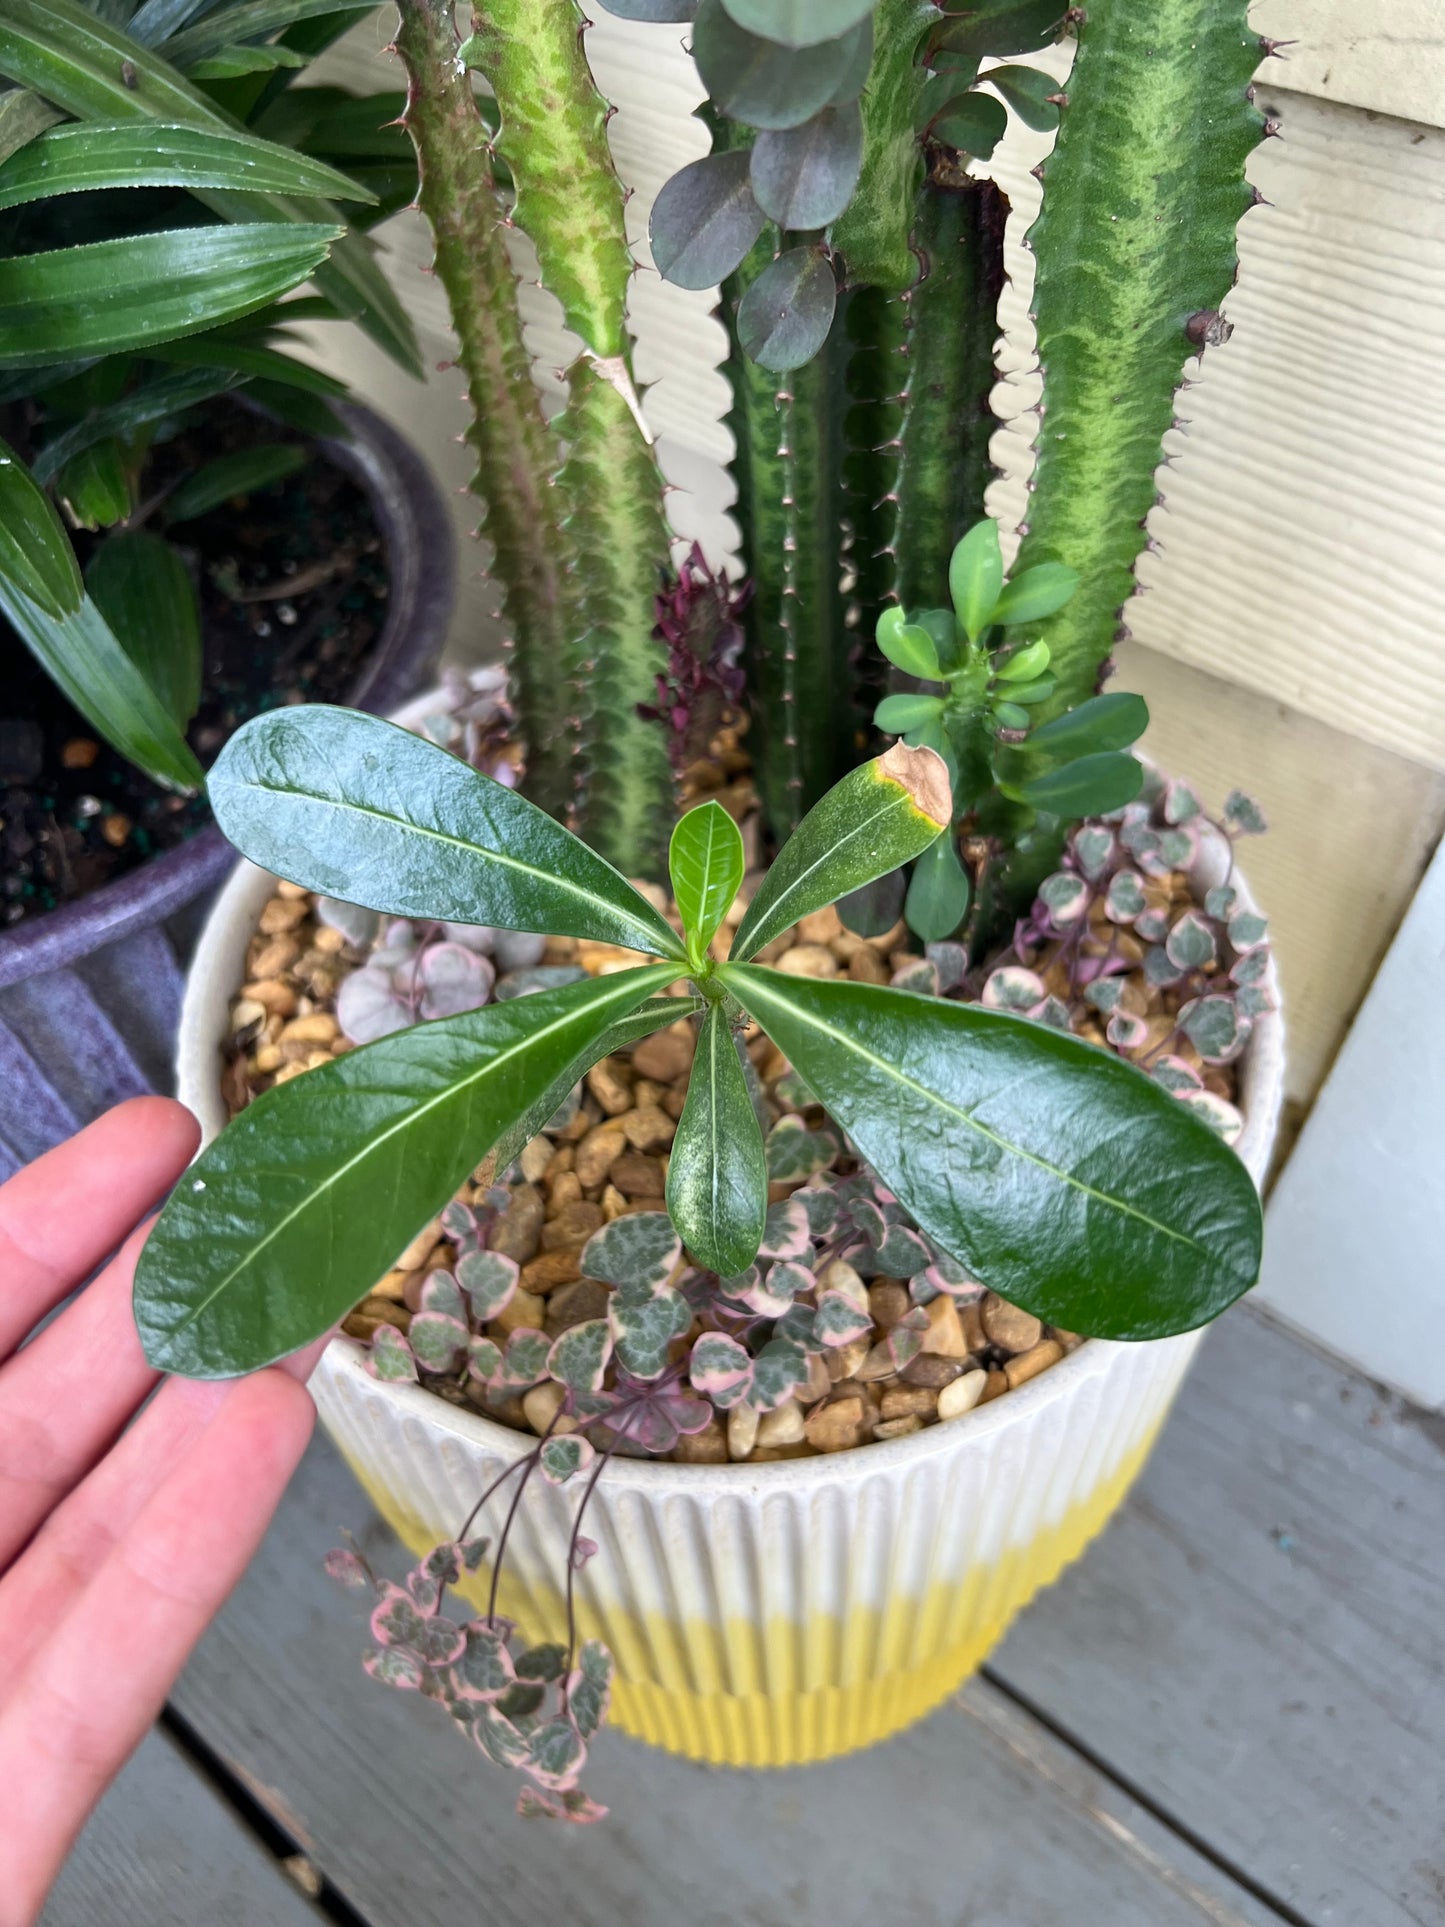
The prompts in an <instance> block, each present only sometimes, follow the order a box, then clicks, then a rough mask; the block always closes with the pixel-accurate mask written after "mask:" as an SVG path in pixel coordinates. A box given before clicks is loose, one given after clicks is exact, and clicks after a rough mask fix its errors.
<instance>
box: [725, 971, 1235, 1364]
mask: <svg viewBox="0 0 1445 1927" xmlns="http://www.w3.org/2000/svg"><path fill="white" fill-rule="evenodd" d="M723 976H724V980H725V981H726V983H727V986H728V988H729V989H730V990H731V991H732V992H733V993H734V994H735V995H736V996H737V998H738V1000H739V1001H740V1002H741V1003H742V1005H743V1007H744V1009H746V1010H747V1011H748V1012H749V1013H750V1015H752V1016H753V1017H755V1018H756V1019H757V1021H758V1022H759V1023H760V1024H762V1025H763V1027H764V1029H765V1030H766V1031H767V1033H768V1035H769V1036H770V1037H771V1038H772V1039H773V1040H774V1042H775V1043H777V1044H778V1046H779V1047H780V1049H782V1050H783V1051H784V1052H786V1054H787V1056H788V1057H789V1059H790V1060H791V1061H792V1063H793V1064H794V1066H795V1067H796V1068H797V1070H798V1072H799V1073H800V1075H802V1076H803V1077H804V1078H806V1079H807V1081H808V1083H809V1084H810V1085H811V1086H812V1088H813V1089H814V1090H815V1091H817V1093H818V1095H819V1097H820V1098H821V1099H822V1101H823V1102H824V1103H825V1104H826V1105H827V1106H828V1109H829V1111H830V1113H831V1114H832V1116H833V1117H834V1118H836V1119H837V1121H838V1122H839V1123H840V1124H841V1125H842V1126H843V1128H844V1130H846V1131H847V1133H848V1135H849V1137H850V1138H851V1139H852V1141H853V1143H854V1144H855V1145H856V1146H857V1148H858V1151H859V1154H860V1155H861V1156H862V1157H864V1158H866V1159H867V1161H868V1163H869V1164H870V1165H872V1167H873V1169H874V1170H875V1171H876V1172H877V1173H878V1175H879V1177H880V1178H881V1179H882V1180H883V1182H884V1183H885V1184H886V1185H887V1186H888V1187H889V1189H890V1190H892V1191H894V1192H895V1193H896V1194H897V1196H898V1198H899V1199H900V1201H901V1202H902V1203H903V1205H904V1206H905V1207H906V1209H907V1210H908V1211H909V1212H911V1213H912V1215H913V1216H914V1218H916V1219H917V1221H918V1223H919V1224H920V1226H921V1227H922V1228H923V1230H924V1231H925V1232H926V1233H927V1234H928V1235H929V1237H931V1238H933V1239H934V1240H935V1241H936V1242H937V1243H938V1244H939V1245H940V1246H941V1247H942V1248H943V1250H944V1251H946V1252H947V1253H948V1254H949V1255H950V1256H952V1257H954V1258H956V1259H957V1260H958V1262H959V1263H961V1264H962V1265H964V1266H965V1268H966V1269H967V1270H968V1272H969V1273H970V1275H971V1276H973V1277H976V1278H979V1279H981V1280H982V1281H983V1282H984V1283H985V1284H987V1285H989V1286H990V1287H991V1288H992V1289H993V1290H995V1291H997V1292H998V1293H999V1294H1000V1295H1001V1296H1002V1297H1004V1298H1007V1299H1008V1300H1009V1301H1010V1302H1011V1303H1013V1304H1016V1305H1021V1306H1023V1307H1024V1308H1025V1309H1027V1310H1029V1311H1032V1312H1034V1313H1036V1314H1037V1315H1038V1316H1040V1317H1042V1318H1046V1319H1048V1320H1049V1321H1050V1322H1052V1323H1054V1324H1057V1325H1061V1326H1063V1327H1064V1328H1065V1329H1066V1330H1069V1331H1079V1332H1087V1333H1089V1334H1091V1335H1092V1336H1095V1337H1101V1338H1124V1339H1145V1338H1163V1337H1166V1336H1168V1335H1169V1334H1170V1333H1173V1332H1181V1331H1190V1330H1192V1329H1193V1328H1194V1327H1195V1326H1196V1325H1201V1324H1203V1323H1205V1322H1206V1321H1207V1320H1208V1319H1210V1318H1213V1317H1215V1316H1216V1315H1217V1314H1218V1313H1219V1312H1221V1311H1222V1310H1223V1309H1224V1307H1225V1306H1226V1305H1228V1304H1231V1303H1232V1302H1233V1301H1234V1300H1235V1299H1236V1298H1238V1297H1239V1296H1240V1294H1241V1293H1242V1292H1245V1291H1248V1289H1249V1288H1250V1286H1251V1285H1252V1284H1253V1283H1254V1281H1255V1278H1256V1277H1257V1276H1258V1272H1259V1254H1260V1234H1261V1217H1260V1207H1259V1198H1258V1196H1257V1194H1256V1192H1255V1188H1254V1184H1253V1182H1252V1181H1251V1179H1250V1176H1249V1173H1248V1172H1247V1171H1246V1170H1245V1168H1244V1166H1243V1165H1242V1164H1241V1163H1240V1162H1239V1160H1238V1159H1237V1158H1236V1157H1235V1156H1234V1154H1233V1153H1232V1152H1231V1151H1229V1150H1228V1149H1227V1147H1226V1146H1225V1145H1224V1144H1223V1143H1222V1142H1221V1141H1220V1140H1219V1139H1218V1138H1217V1137H1215V1135H1214V1134H1213V1132H1212V1131H1210V1129H1209V1128H1208V1126H1207V1125H1206V1124H1204V1123H1203V1122H1202V1121H1201V1120H1200V1119H1198V1118H1196V1117H1193V1116H1191V1115H1190V1113H1189V1112H1188V1110H1187V1109H1186V1108H1185V1107H1184V1106H1183V1105H1181V1104H1179V1103H1178V1102H1177V1100H1175V1099H1174V1098H1173V1097H1171V1096H1170V1095H1169V1093H1168V1092H1167V1091H1165V1090H1163V1089H1162V1088H1161V1087H1160V1086H1159V1085H1158V1084H1156V1083H1155V1082H1154V1081H1153V1080H1152V1079H1151V1078H1149V1077H1148V1076H1146V1075H1145V1074H1144V1073H1143V1072H1142V1071H1140V1070H1138V1069H1136V1068H1135V1067H1134V1066H1133V1065H1131V1064H1126V1063H1124V1062H1123V1061H1122V1060H1121V1059H1119V1058H1115V1057H1110V1056H1107V1055H1106V1054H1105V1053H1103V1052H1101V1051H1099V1050H1097V1049H1095V1048H1094V1047H1093V1046H1091V1045H1089V1044H1086V1043H1084V1042H1083V1041H1082V1039H1080V1038H1076V1037H1072V1036H1069V1035H1067V1034H1066V1033H1064V1032H1062V1031H1055V1030H1051V1029H1048V1028H1047V1027H1045V1026H1043V1025H1039V1024H1033V1023H1030V1022H1028V1021H1027V1020H1025V1019H1022V1018H1017V1017H1013V1016H1010V1015H1008V1014H1007V1013H1005V1012H1001V1011H993V1010H985V1009H982V1008H981V1007H979V1006H978V1005H972V1004H958V1003H951V1002H947V1001H945V1000H943V999H938V998H930V997H916V996H912V995H910V994H908V993H907V992H903V991H894V990H885V989H879V988H876V987H874V986H873V985H869V984H853V983H847V982H844V981H842V980H838V981H835V982H828V983H825V982H822V981H819V980H814V979H810V978H803V977H787V976H784V975H782V974H781V973H780V972H777V971H771V970H762V969H759V968H757V967H756V966H755V965H746V966H741V967H740V966H735V965H727V966H725V968H724V971H723Z"/></svg>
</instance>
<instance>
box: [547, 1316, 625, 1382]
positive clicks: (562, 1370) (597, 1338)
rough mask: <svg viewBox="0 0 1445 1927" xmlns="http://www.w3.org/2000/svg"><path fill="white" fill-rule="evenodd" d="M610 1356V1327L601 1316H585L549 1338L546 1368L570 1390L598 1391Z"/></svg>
mask: <svg viewBox="0 0 1445 1927" xmlns="http://www.w3.org/2000/svg"><path fill="white" fill-rule="evenodd" d="M611 1356H612V1328H611V1326H610V1325H609V1324H608V1322H607V1320H606V1319H605V1318H589V1319H586V1320H585V1321H584V1322H583V1323H582V1324H580V1325H573V1326H572V1327H571V1328H570V1329H569V1330H567V1331H564V1332H563V1333H562V1335H561V1336H560V1337H559V1338H557V1339H555V1340H554V1341H553V1345H552V1349H551V1351H550V1352H548V1354H547V1370H548V1371H549V1372H550V1373H551V1375H552V1377H553V1378H555V1379H556V1381H557V1383H558V1384H559V1385H565V1386H566V1387H567V1388H568V1390H569V1391H573V1392H600V1391H601V1390H602V1381H603V1379H604V1377H605V1376H606V1373H607V1363H608V1360H609V1359H610V1358H611Z"/></svg>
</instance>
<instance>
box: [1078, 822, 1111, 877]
mask: <svg viewBox="0 0 1445 1927" xmlns="http://www.w3.org/2000/svg"><path fill="white" fill-rule="evenodd" d="M1114 849H1115V844H1114V833H1113V831H1112V830H1110V829H1108V828H1106V826H1105V825H1104V824H1102V823H1082V824H1080V826H1079V828H1078V829H1077V830H1075V832H1074V835H1073V851H1074V861H1075V862H1076V863H1077V864H1078V866H1079V869H1080V870H1081V872H1082V873H1083V875H1084V876H1086V877H1087V878H1088V880H1089V882H1090V883H1097V882H1099V881H1100V879H1101V878H1102V877H1103V876H1104V875H1105V873H1106V872H1107V870H1108V868H1109V865H1110V863H1111V862H1112V861H1113V858H1114Z"/></svg>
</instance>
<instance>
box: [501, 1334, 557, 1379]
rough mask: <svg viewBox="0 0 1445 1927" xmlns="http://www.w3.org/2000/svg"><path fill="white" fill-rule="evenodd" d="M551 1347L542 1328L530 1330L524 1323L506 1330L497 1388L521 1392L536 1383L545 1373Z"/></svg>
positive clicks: (549, 1340) (545, 1375) (543, 1377)
mask: <svg viewBox="0 0 1445 1927" xmlns="http://www.w3.org/2000/svg"><path fill="white" fill-rule="evenodd" d="M551 1350H552V1341H551V1339H550V1338H548V1336H547V1334H546V1333H545V1332H539V1331H533V1330H532V1329H531V1327H530V1326H527V1325H520V1326H518V1327H517V1329H516V1330H515V1331H512V1332H509V1333H508V1335H507V1349H506V1350H505V1351H504V1352H503V1353H502V1366H501V1372H500V1376H499V1384H500V1386H501V1388H502V1389H503V1390H504V1391H516V1392H525V1391H529V1390H530V1389H531V1388H532V1386H534V1385H540V1384H541V1383H542V1381H543V1380H544V1379H545V1378H546V1377H547V1375H548V1374H547V1359H548V1356H549V1355H550V1353H551Z"/></svg>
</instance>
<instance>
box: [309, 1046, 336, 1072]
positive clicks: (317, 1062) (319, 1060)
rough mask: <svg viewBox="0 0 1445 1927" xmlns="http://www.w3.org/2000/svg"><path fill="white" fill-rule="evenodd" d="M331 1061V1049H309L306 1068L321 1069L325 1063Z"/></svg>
mask: <svg viewBox="0 0 1445 1927" xmlns="http://www.w3.org/2000/svg"><path fill="white" fill-rule="evenodd" d="M330 1062H331V1052H330V1051H329V1050H313V1051H309V1052H308V1053H307V1056H306V1068H307V1070H308V1071H319V1070H320V1069H321V1066H322V1065H323V1064H329V1063H330Z"/></svg>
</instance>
